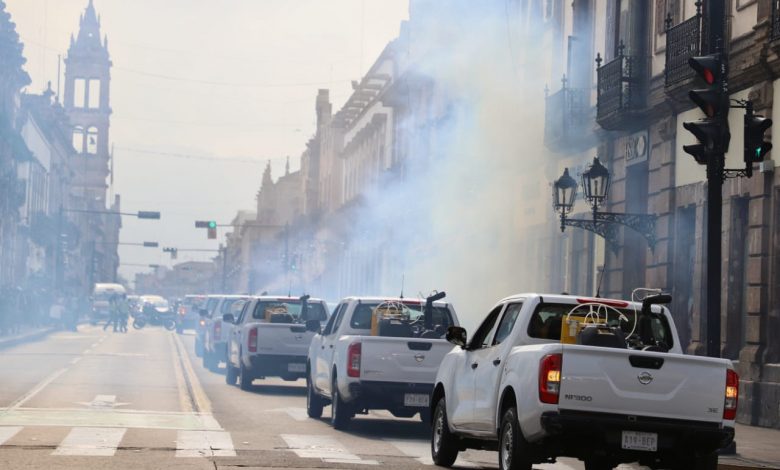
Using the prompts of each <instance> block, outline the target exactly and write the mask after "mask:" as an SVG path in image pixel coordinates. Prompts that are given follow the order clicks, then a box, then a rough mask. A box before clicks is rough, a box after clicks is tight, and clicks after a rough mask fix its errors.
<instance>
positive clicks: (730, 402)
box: [723, 369, 739, 420]
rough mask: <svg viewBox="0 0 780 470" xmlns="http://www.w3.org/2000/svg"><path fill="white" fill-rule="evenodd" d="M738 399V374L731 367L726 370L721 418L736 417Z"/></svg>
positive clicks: (729, 418) (731, 418) (730, 418)
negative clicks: (724, 395)
mask: <svg viewBox="0 0 780 470" xmlns="http://www.w3.org/2000/svg"><path fill="white" fill-rule="evenodd" d="M738 401H739V375H737V373H736V372H734V371H733V370H731V369H728V370H727V371H726V397H725V400H724V402H723V419H728V420H733V419H736V417H737V402H738Z"/></svg>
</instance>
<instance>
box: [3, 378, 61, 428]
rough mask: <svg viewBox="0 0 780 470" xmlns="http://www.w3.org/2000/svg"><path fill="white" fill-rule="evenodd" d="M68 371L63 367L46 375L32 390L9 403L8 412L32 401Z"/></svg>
mask: <svg viewBox="0 0 780 470" xmlns="http://www.w3.org/2000/svg"><path fill="white" fill-rule="evenodd" d="M67 371H68V369H67V368H62V369H59V370H57V371H54V373H53V374H51V375H50V376H48V377H46V378H45V379H43V380H42V381H41V382H39V383H38V385H36V386H35V387H33V388H32V390H30V391H28V392H27V393H25V394H24V395H22V396H21V397H19V398H17V399H16V400H14V402H13V403H11V404H10V405H8V408H6V413H7V412H8V411H9V410H15V409H17V408H19V407H21V406H22V405H24V404H25V403H27V402H28V401H30V399H32V398H33V397H34V396H35V395H37V394H39V393H41V390H43V389H44V388H46V387H47V386H48V385H49V384H50V383H52V382H54V381H55V380H57V378H58V377H59V376H61V375H62V374H64V373H65V372H67ZM1 416H2V414H1V413H0V417H1Z"/></svg>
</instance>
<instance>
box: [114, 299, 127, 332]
mask: <svg viewBox="0 0 780 470" xmlns="http://www.w3.org/2000/svg"><path fill="white" fill-rule="evenodd" d="M117 313H118V316H119V318H118V319H117V321H118V322H119V331H121V332H122V333H127V320H128V318H129V317H130V306H129V305H128V304H127V295H126V294H122V297H120V298H118V299H117Z"/></svg>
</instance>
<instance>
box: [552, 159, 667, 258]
mask: <svg viewBox="0 0 780 470" xmlns="http://www.w3.org/2000/svg"><path fill="white" fill-rule="evenodd" d="M610 182H611V175H610V173H609V170H608V169H607V168H606V167H605V166H604V165H602V164H601V162H600V161H599V159H598V157H595V158H594V159H593V163H592V164H591V165H590V166H589V167H588V168H587V169H586V170H585V171H584V172H583V173H582V181H581V184H582V189H583V193H584V196H585V200H586V201H588V203H589V204H590V205H591V208H592V214H593V216H592V219H590V220H588V219H574V218H569V214H570V213H571V212H572V211H573V210H574V203H575V200H576V196H577V182H576V181H575V180H574V178H572V177H571V176H570V175H569V169H568V168H566V169H564V170H563V175H561V177H560V178H558V179H557V180H555V182H554V183H553V209H554V210H555V212H557V213H558V214H560V219H561V232H563V231H564V230H565V228H566V227H567V226H569V227H577V228H581V229H584V230H588V231H590V232H593V233H595V234H597V235H599V236H601V237H603V238H604V239H605V240H606V242H607V244H608V245H609V247H610V248H611V249H612V251H613V252H614V253H617V250H618V248H619V246H618V239H617V225H623V226H625V227H628V228H630V229H631V230H634V231H635V232H637V233H639V234H640V235H642V236H643V237H644V238H645V240H647V244H648V245H649V246H650V249H651V250H652V249H653V248H654V247H655V242H656V239H655V222H656V220H657V218H658V217H657V216H656V215H654V214H631V213H619V212H601V211H599V208H600V207H601V206H603V205H604V203H605V202H606V201H607V199H608V198H609V188H610Z"/></svg>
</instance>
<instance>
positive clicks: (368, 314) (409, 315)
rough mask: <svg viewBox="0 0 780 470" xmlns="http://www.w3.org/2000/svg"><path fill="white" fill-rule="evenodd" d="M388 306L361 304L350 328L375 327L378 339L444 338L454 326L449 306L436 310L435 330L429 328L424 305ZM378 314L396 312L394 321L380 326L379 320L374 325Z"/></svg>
mask: <svg viewBox="0 0 780 470" xmlns="http://www.w3.org/2000/svg"><path fill="white" fill-rule="evenodd" d="M387 307H388V303H381V302H374V303H360V304H359V305H358V306H357V307H356V308H355V311H354V312H353V313H352V319H351V320H350V324H349V326H350V327H351V328H353V329H355V330H372V326H373V330H375V331H373V332H372V334H376V335H377V336H391V337H400V338H419V337H426V338H441V337H443V336H444V334H445V333H446V332H447V328H448V327H450V326H452V325H453V321H452V315H451V314H450V310H449V309H448V308H447V307H437V306H434V307H433V309H432V312H431V313H432V315H431V324H430V325H429V326H430V327H431V328H426V327H425V318H424V316H425V315H424V312H423V310H424V307H425V305H424V304H420V303H409V304H407V303H403V304H401V303H399V302H393V303H392V305H391V308H387ZM378 311H379V312H381V313H391V312H392V313H393V314H395V315H392V321H386V322H384V323H382V325H381V326H380V325H379V324H378V322H377V320H373V322H372V319H373V317H374V315H375V314H377V312H378ZM388 316H389V315H388ZM385 319H386V320H388V318H385Z"/></svg>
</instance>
